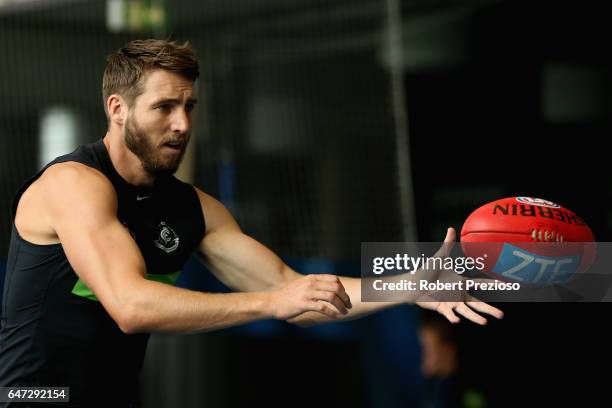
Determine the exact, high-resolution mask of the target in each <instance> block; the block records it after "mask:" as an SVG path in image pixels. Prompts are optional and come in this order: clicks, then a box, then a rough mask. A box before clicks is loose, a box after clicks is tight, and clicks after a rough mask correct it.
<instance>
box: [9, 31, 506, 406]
mask: <svg viewBox="0 0 612 408" xmlns="http://www.w3.org/2000/svg"><path fill="white" fill-rule="evenodd" d="M198 75H199V73H198V65H197V62H196V59H195V56H194V54H193V51H192V50H191V48H190V46H189V44H183V45H181V44H177V43H175V42H168V41H161V40H144V41H132V42H130V43H128V44H127V45H126V46H125V47H123V48H121V49H120V50H118V51H117V52H116V53H114V54H113V55H111V56H110V57H109V60H108V65H107V67H106V70H105V72H104V77H103V85H102V87H103V98H104V107H105V112H106V115H107V118H108V132H107V134H106V135H105V137H104V138H103V139H102V140H101V141H99V142H97V143H93V144H90V145H86V146H81V147H80V148H79V149H77V150H76V151H75V152H73V153H71V154H69V155H66V156H62V157H60V158H58V159H56V160H54V161H53V162H51V163H50V164H49V165H48V166H46V167H45V168H44V169H43V170H41V171H40V172H39V173H38V174H37V175H35V176H34V177H33V178H32V179H30V180H29V181H27V182H26V183H25V184H24V186H23V187H22V188H21V189H20V190H19V191H18V193H17V196H16V198H15V202H14V206H13V216H14V228H13V232H12V239H11V247H10V251H9V259H8V269H7V273H6V279H5V300H4V302H5V305H4V307H3V316H4V319H5V322H4V324H3V327H2V329H1V337H0V338H1V341H2V344H1V348H0V386H69V387H70V400H71V404H72V405H73V406H94V405H98V404H100V405H105V406H108V404H109V401H112V406H114V407H119V406H131V405H130V404H132V403H133V401H134V400H135V395H134V394H135V391H136V389H137V386H136V383H137V377H138V372H139V370H140V368H141V365H142V360H143V357H144V352H145V348H146V343H147V339H148V334H147V333H150V332H196V331H205V330H215V329H220V328H224V327H228V326H233V325H238V324H242V323H247V322H252V321H255V320H259V319H269V318H274V319H283V320H288V321H291V322H293V323H296V324H313V323H319V322H325V321H330V320H337V319H342V318H347V317H348V318H355V317H359V316H361V315H364V314H366V313H370V312H373V311H376V310H380V309H382V308H383V307H386V306H390V305H391V304H390V303H389V304H386V303H385V304H381V303H370V304H367V303H361V302H358V301H357V300H358V299H359V298H360V296H359V291H360V282H359V280H358V279H353V278H339V277H336V276H332V275H310V276H303V275H300V274H299V273H297V272H295V271H293V270H292V269H290V268H289V267H288V266H287V265H285V264H284V263H283V262H282V261H281V260H280V259H279V258H278V257H277V256H276V255H275V254H274V253H272V252H271V251H270V250H269V249H267V248H266V247H264V246H263V245H261V244H260V243H258V242H257V241H255V240H253V239H252V238H250V237H248V236H246V235H244V234H243V233H242V232H241V230H240V228H239V227H238V225H237V224H236V222H235V220H234V219H233V218H232V216H231V215H230V213H229V212H228V211H227V210H226V209H225V207H224V206H223V205H222V204H221V203H220V202H218V201H217V200H215V199H214V198H213V197H211V196H210V195H208V194H206V193H204V192H202V191H201V190H199V189H198V188H196V187H193V186H191V185H188V184H185V183H182V182H180V181H178V180H177V179H176V178H174V176H173V174H174V172H175V171H176V170H177V168H178V166H179V163H180V161H181V158H182V156H183V154H184V152H185V148H186V146H187V143H188V142H189V137H190V136H189V132H190V128H191V117H190V113H191V111H192V109H193V107H194V106H195V104H196V98H195V92H194V82H195V81H196V79H197V78H198ZM447 241H449V242H451V241H454V231H452V230H451V231H449V234H448V235H447ZM196 249H200V250H201V252H202V253H203V254H204V258H205V260H206V262H207V264H208V266H209V268H210V270H211V271H213V272H214V274H215V275H216V276H217V277H218V278H219V279H220V280H221V281H222V282H224V283H225V284H226V285H228V286H229V287H231V288H233V289H234V290H236V291H239V293H230V294H211V293H200V292H194V291H190V290H186V289H181V288H177V287H174V286H172V285H171V283H173V282H174V280H175V279H176V276H177V271H178V270H180V269H181V267H182V266H183V264H184V263H185V261H186V260H187V258H188V257H189V255H190V254H191V253H192V252H193V251H194V250H196ZM408 300H409V301H413V302H414V301H415V300H416V299H408ZM422 306H424V307H427V308H431V309H434V310H438V311H439V312H440V313H442V314H444V315H445V316H446V317H447V318H448V319H450V320H451V321H458V317H457V316H456V315H455V313H454V311H456V312H458V313H459V314H461V315H463V316H465V317H467V318H468V319H470V320H473V321H475V322H477V323H480V324H484V323H485V322H486V320H485V319H484V318H483V317H482V316H480V315H478V314H477V313H476V312H475V311H474V310H472V308H470V307H468V305H466V304H465V303H463V302H455V303H440V302H429V303H423V304H422ZM471 306H472V307H473V308H474V309H476V310H477V311H481V312H484V313H488V314H491V315H494V316H496V317H501V312H500V311H499V310H498V309H495V308H493V307H491V306H489V305H486V304H484V303H472V304H471ZM79 404H80V405H79Z"/></svg>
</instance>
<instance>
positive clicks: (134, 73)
mask: <svg viewBox="0 0 612 408" xmlns="http://www.w3.org/2000/svg"><path fill="white" fill-rule="evenodd" d="M155 69H166V70H168V71H172V72H175V73H177V74H179V75H181V76H183V77H185V78H186V79H189V80H190V81H192V82H195V80H196V79H198V77H199V76H200V71H199V68H198V61H197V60H196V57H195V53H194V51H193V48H192V47H191V44H189V42H188V41H187V42H185V43H183V44H179V43H177V42H176V41H169V40H156V39H146V40H134V41H130V42H129V43H127V44H125V46H124V47H122V48H120V49H119V50H117V51H116V52H114V53H113V54H111V55H109V56H108V58H107V64H106V69H105V70H104V76H103V77H102V98H103V101H104V111H105V112H106V116H107V117H108V112H107V111H106V101H107V100H108V97H109V96H111V95H112V94H115V93H116V94H119V95H121V96H122V97H123V98H124V99H125V100H126V101H127V103H128V105H132V104H133V103H134V100H135V99H136V97H137V96H138V95H140V94H142V93H143V89H142V85H143V83H144V79H145V78H146V74H148V73H149V72H150V71H152V70H155Z"/></svg>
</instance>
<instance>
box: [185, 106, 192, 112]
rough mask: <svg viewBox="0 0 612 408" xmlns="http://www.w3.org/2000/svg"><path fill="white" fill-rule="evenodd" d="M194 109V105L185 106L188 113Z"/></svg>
mask: <svg viewBox="0 0 612 408" xmlns="http://www.w3.org/2000/svg"><path fill="white" fill-rule="evenodd" d="M193 108H194V105H192V104H187V105H186V106H185V110H186V111H187V112H191V111H192V110H193Z"/></svg>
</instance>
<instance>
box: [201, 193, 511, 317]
mask: <svg viewBox="0 0 612 408" xmlns="http://www.w3.org/2000/svg"><path fill="white" fill-rule="evenodd" d="M197 191H198V194H199V196H200V202H201V204H202V210H203V212H204V216H205V218H206V220H207V230H209V231H208V233H207V235H206V238H205V239H204V240H203V241H202V245H201V246H200V248H201V251H202V253H203V254H204V261H205V263H206V264H207V266H208V267H209V269H211V270H212V272H213V273H214V274H215V276H217V278H219V280H221V281H222V282H223V283H225V284H226V285H227V286H229V287H230V288H232V289H235V290H240V291H252V290H271V289H273V288H277V287H282V286H283V285H286V284H287V283H288V282H292V281H295V280H297V279H301V278H303V276H304V275H301V274H299V273H298V272H296V271H294V270H293V269H291V268H290V267H288V266H287V265H285V263H284V262H283V261H282V260H281V259H280V258H279V257H278V256H277V255H276V254H274V253H273V252H272V251H271V250H269V249H268V248H266V247H265V246H264V245H262V244H261V243H259V242H257V241H256V240H254V239H253V238H251V237H249V236H247V235H245V234H244V233H242V231H241V230H240V227H239V226H238V224H237V223H236V221H235V220H234V218H233V217H232V215H231V214H230V213H229V211H227V209H226V208H225V207H224V206H223V204H221V203H220V202H219V201H217V200H215V199H214V198H213V197H211V196H210V195H208V194H206V193H204V192H202V191H200V190H197ZM451 233H452V234H454V231H452V232H450V231H449V234H451ZM447 239H448V240H449V241H454V239H455V238H454V235H447ZM402 277H403V276H402ZM403 278H406V279H414V276H406V277H403ZM338 284H339V285H341V286H342V288H343V289H344V291H345V292H346V294H347V295H348V298H349V299H350V303H348V302H346V301H345V299H339V298H332V300H331V301H330V302H329V303H331V304H332V305H333V306H334V307H335V308H336V309H338V310H340V311H342V312H344V311H345V310H346V313H344V314H343V315H342V317H341V318H342V319H344V320H350V319H356V318H359V317H363V316H366V315H368V314H371V313H374V312H377V311H380V310H383V309H386V308H389V307H392V306H397V305H400V304H411V303H415V302H416V301H417V294H415V295H414V296H413V297H407V298H406V300H405V301H404V302H362V301H361V279H359V278H350V277H343V276H339V277H338ZM418 304H419V306H422V307H426V308H429V309H433V310H436V311H438V312H439V313H441V314H443V315H444V316H445V317H447V318H448V319H449V320H450V321H452V322H456V321H457V320H458V317H457V316H456V315H455V313H454V310H456V311H457V312H458V313H460V314H461V315H463V316H464V317H466V318H468V319H469V320H472V321H474V322H475V323H478V324H485V323H486V319H485V318H484V317H482V316H480V315H479V314H477V313H475V312H474V311H472V310H471V309H470V308H469V307H467V306H466V305H465V304H463V302H437V303H436V302H427V303H425V302H423V303H418ZM348 306H351V307H350V308H349V307H348ZM470 306H471V307H473V308H474V309H476V310H478V311H479V312H483V313H487V314H490V315H493V316H495V317H501V316H502V313H501V311H499V310H498V309H496V308H494V307H492V306H489V305H487V304H484V303H478V302H474V303H473V304H470ZM289 321H290V322H291V323H295V324H298V325H302V326H309V325H313V324H319V323H325V322H329V321H332V320H331V319H329V318H328V317H326V316H324V315H322V314H320V313H303V314H300V315H298V316H296V317H295V318H292V319H290V320H289Z"/></svg>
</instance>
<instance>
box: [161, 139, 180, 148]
mask: <svg viewBox="0 0 612 408" xmlns="http://www.w3.org/2000/svg"><path fill="white" fill-rule="evenodd" d="M162 146H164V147H167V148H170V149H173V150H182V149H183V147H184V146H185V144H184V143H183V142H180V141H177V142H166V143H164V144H163V145H162Z"/></svg>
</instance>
